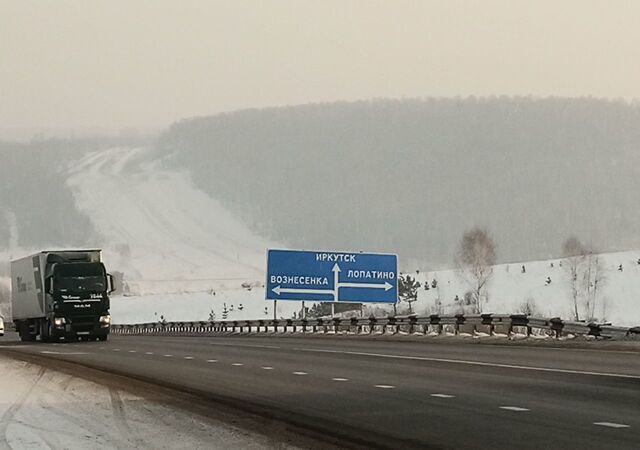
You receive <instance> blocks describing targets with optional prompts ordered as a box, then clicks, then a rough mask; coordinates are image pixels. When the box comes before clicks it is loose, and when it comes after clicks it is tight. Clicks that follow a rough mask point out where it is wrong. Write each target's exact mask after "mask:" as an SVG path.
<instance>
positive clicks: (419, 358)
mask: <svg viewBox="0 0 640 450" xmlns="http://www.w3.org/2000/svg"><path fill="white" fill-rule="evenodd" d="M294 350H297V351H301V352H317V353H337V354H342V355H355V356H374V357H377V358H392V359H407V360H413V361H432V362H443V363H452V364H467V365H470V366H484V367H498V368H501V369H518V370H533V371H538V372H554V373H569V374H574V375H595V376H600V377H612V378H628V379H632V380H640V375H628V374H625V373H607V372H590V371H586V370H572V369H554V368H552V367H533V366H519V365H514V364H499V363H489V362H482V361H467V360H463V359H447V358H430V357H427V356H406V355H389V354H384V353H368V352H350V351H345V350H326V349H318V348H294Z"/></svg>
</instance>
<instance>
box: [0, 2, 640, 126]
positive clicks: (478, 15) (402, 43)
mask: <svg viewBox="0 0 640 450" xmlns="http://www.w3.org/2000/svg"><path fill="white" fill-rule="evenodd" d="M0 10H1V11H2V14H0V86H2V90H3V101H2V103H0V138H4V139H10V138H14V137H16V136H19V135H21V134H22V135H23V136H22V137H23V138H24V137H28V136H29V135H32V134H36V133H39V132H40V133H43V134H44V135H45V137H48V136H49V135H54V136H59V137H69V136H72V135H74V134H75V133H80V134H82V133H83V130H93V131H95V130H98V131H104V130H106V133H105V134H114V133H126V132H128V131H135V130H138V132H143V133H149V132H154V131H156V130H159V129H161V128H163V127H165V126H167V125H169V124H170V123H172V122H174V121H176V120H179V119H182V118H186V117H194V116H206V115H212V114H217V113H221V112H225V111H232V110H239V109H245V108H264V107H272V106H285V105H296V104H306V103H318V102H333V101H341V100H344V101H353V100H361V99H371V98H425V97H456V96H462V97H468V96H482V97H486V96H492V95H497V96H501V95H507V96H529V95H531V96H535V97H547V96H560V97H583V96H593V97H598V98H609V99H612V98H619V99H624V100H627V101H631V100H634V99H638V98H640V85H638V83H637V82H636V76H637V73H640V58H638V51H637V44H638V42H640V29H639V28H637V27H636V26H635V17H638V15H640V3H637V2H628V1H614V2H609V1H607V2H605V1H589V2H587V1H578V0H567V1H564V2H561V3H558V2H554V1H538V2H526V1H497V0H494V1H483V2H470V1H394V2H364V1H346V0H341V1H323V2H300V1H281V2H273V3H266V4H265V3H259V2H253V1H234V2H223V1H187V2H172V1H134V2H128V1H127V2H125V1H109V2H107V1H94V2H82V1H74V0H69V1H61V2H51V3H49V2H37V1H11V0H0ZM93 131H92V132H93ZM94 134H100V133H94Z"/></svg>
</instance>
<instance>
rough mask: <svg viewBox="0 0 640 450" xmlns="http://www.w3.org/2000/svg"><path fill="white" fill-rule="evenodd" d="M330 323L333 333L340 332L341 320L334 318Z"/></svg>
mask: <svg viewBox="0 0 640 450" xmlns="http://www.w3.org/2000/svg"><path fill="white" fill-rule="evenodd" d="M331 321H332V322H333V333H334V334H338V333H339V332H340V322H341V319H340V318H339V317H334V318H332V319H331Z"/></svg>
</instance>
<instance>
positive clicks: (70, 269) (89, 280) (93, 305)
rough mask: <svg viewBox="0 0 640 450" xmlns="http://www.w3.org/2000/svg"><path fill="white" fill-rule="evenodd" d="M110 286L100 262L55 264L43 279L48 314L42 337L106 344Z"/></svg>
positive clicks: (109, 322) (108, 277) (109, 278)
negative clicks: (76, 339)
mask: <svg viewBox="0 0 640 450" xmlns="http://www.w3.org/2000/svg"><path fill="white" fill-rule="evenodd" d="M109 286H113V282H112V278H111V275H109V274H107V272H106V270H105V267H104V265H103V264H102V263H101V262H59V263H53V264H52V265H51V270H50V275H48V276H47V277H46V278H45V289H46V292H47V296H49V297H50V299H51V301H50V305H51V306H52V310H50V311H48V313H52V314H51V317H50V319H51V320H48V321H47V323H46V325H47V329H46V330H43V331H44V333H43V336H45V340H46V337H50V338H51V339H52V340H56V339H57V338H59V337H63V336H64V337H83V336H87V337H89V338H98V339H99V340H106V339H107V334H108V332H109V327H110V325H111V316H110V315H109V296H108V293H109V292H110V291H111V289H110V288H109Z"/></svg>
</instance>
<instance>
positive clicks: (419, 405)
mask: <svg viewBox="0 0 640 450" xmlns="http://www.w3.org/2000/svg"><path fill="white" fill-rule="evenodd" d="M2 351H5V352H9V353H15V352H20V353H23V354H24V353H27V354H37V355H39V356H41V357H42V356H44V357H47V358H59V359H64V360H67V361H73V362H75V363H79V364H82V365H89V366H92V367H97V368H101V369H104V370H107V371H113V372H116V373H119V374H125V375H128V376H132V377H136V378H139V379H143V380H147V381H152V382H155V383H158V384H162V385H163V386H165V387H172V388H176V389H180V390H184V391H189V392H193V393H196V394H198V395H199V396H202V397H204V398H206V399H208V400H210V401H211V405H212V407H215V405H216V404H217V403H219V404H233V405H236V406H238V407H240V408H241V409H246V410H247V411H248V412H252V413H258V414H260V415H264V416H268V417H273V418H276V419H277V420H279V421H283V422H286V423H289V424H293V425H296V426H299V427H304V428H307V429H311V430H314V431H315V432H316V433H319V434H320V435H322V434H326V435H331V436H334V437H337V438H340V439H343V442H345V443H348V442H354V443H358V444H360V445H361V446H364V447H370V448H374V447H380V448H394V449H400V448H457V449H484V448H486V449H497V448H518V449H540V448H563V449H602V448H607V449H636V450H637V449H638V448H640V353H639V352H634V351H609V350H606V351H603V350H585V349H565V348H561V349H558V348H538V347H523V346H497V345H482V344H468V343H464V342H460V343H456V342H453V343H451V342H449V343H442V342H430V341H429V340H428V339H424V340H423V341H420V342H397V341H390V340H372V339H361V338H358V337H346V336H344V337H342V336H337V337H322V338H314V337H291V336H283V337H278V336H269V337H260V336H219V337H197V338H196V337H148V336H145V337H137V336H114V335H112V336H111V337H110V340H109V342H106V343H103V342H90V343H82V342H81V343H71V344H40V343H38V344H28V345H24V344H21V343H17V342H7V338H5V339H4V340H3V341H2V343H1V344H0V352H2Z"/></svg>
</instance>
